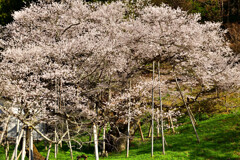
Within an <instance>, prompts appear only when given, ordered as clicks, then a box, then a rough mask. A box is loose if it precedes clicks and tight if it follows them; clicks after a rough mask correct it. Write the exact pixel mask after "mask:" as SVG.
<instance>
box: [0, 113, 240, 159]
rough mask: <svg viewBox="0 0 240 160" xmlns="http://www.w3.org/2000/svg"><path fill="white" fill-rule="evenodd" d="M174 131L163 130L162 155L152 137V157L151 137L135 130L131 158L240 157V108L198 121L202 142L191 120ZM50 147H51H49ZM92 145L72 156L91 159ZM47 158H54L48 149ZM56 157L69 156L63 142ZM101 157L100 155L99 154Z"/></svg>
mask: <svg viewBox="0 0 240 160" xmlns="http://www.w3.org/2000/svg"><path fill="white" fill-rule="evenodd" d="M147 128H148V126H146V125H145V126H143V130H144V135H145V137H146V136H147ZM176 131H177V133H176V134H175V135H172V134H168V133H169V132H168V131H166V141H167V143H168V146H167V147H166V155H162V152H161V150H162V147H161V138H160V139H157V138H156V140H155V143H154V157H153V158H151V142H150V138H145V142H142V141H141V140H140V137H139V135H138V134H137V135H136V137H135V139H134V140H133V141H132V143H131V146H130V157H129V159H132V160H147V159H164V160H168V159H169V160H172V159H176V160H181V159H189V160H193V159H198V160H205V159H211V160H212V159H216V160H219V159H220V160H221V159H222V160H227V159H231V160H232V159H240V112H238V111H236V112H233V113H230V114H221V115H215V116H213V117H211V118H210V119H208V120H205V121H201V122H199V123H198V126H197V131H198V134H199V137H200V140H201V142H200V143H197V141H196V137H195V134H194V132H193V129H192V126H191V125H190V124H187V125H184V126H181V127H179V128H178V129H177V130H176ZM36 145H37V147H38V149H39V151H40V152H41V153H42V155H44V156H46V154H47V152H46V151H45V149H44V145H43V143H42V142H41V143H38V144H36ZM52 151H53V148H52ZM93 152H94V148H93V145H92V146H90V148H88V146H83V148H82V149H81V150H78V149H74V157H75V158H74V159H76V157H77V156H78V155H81V154H85V155H88V160H93V159H94V154H93ZM125 154H126V152H122V153H110V154H109V157H108V158H104V159H111V160H121V159H126V158H125ZM3 155H4V152H3V148H0V159H1V160H3V159H4V157H3ZM50 159H52V160H53V159H54V154H53V152H51V156H50ZM57 159H58V160H69V159H70V151H69V149H68V147H67V145H66V144H64V145H63V148H62V149H60V150H59V154H58V158H57ZM102 159H103V158H102Z"/></svg>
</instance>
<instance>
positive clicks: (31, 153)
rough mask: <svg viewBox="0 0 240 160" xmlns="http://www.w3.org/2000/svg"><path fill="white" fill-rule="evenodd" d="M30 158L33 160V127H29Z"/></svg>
mask: <svg viewBox="0 0 240 160" xmlns="http://www.w3.org/2000/svg"><path fill="white" fill-rule="evenodd" d="M29 132H30V134H29V135H30V137H29V160H33V133H32V128H30V129H29Z"/></svg>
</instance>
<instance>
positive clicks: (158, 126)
mask: <svg viewBox="0 0 240 160" xmlns="http://www.w3.org/2000/svg"><path fill="white" fill-rule="evenodd" d="M159 129H160V124H159V109H158V108H157V137H159V133H160V131H159Z"/></svg>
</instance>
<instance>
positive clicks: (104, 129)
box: [102, 124, 106, 155]
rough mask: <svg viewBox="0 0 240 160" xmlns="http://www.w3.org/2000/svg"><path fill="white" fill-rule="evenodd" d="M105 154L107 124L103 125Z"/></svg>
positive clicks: (104, 151)
mask: <svg viewBox="0 0 240 160" xmlns="http://www.w3.org/2000/svg"><path fill="white" fill-rule="evenodd" d="M102 153H103V155H105V153H106V124H105V125H104V126H103V151H102Z"/></svg>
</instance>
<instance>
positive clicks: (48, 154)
mask: <svg viewBox="0 0 240 160" xmlns="http://www.w3.org/2000/svg"><path fill="white" fill-rule="evenodd" d="M51 148H52V143H50V144H49V147H48V152H47V157H46V160H48V159H49V156H50V152H51Z"/></svg>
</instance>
